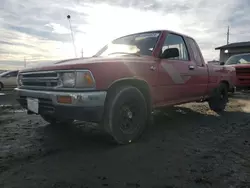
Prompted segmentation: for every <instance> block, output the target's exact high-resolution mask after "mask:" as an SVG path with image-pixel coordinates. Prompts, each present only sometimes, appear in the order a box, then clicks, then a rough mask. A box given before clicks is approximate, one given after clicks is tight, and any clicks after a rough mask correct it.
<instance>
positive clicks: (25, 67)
mask: <svg viewBox="0 0 250 188" xmlns="http://www.w3.org/2000/svg"><path fill="white" fill-rule="evenodd" d="M23 60H24V67H25V68H26V57H24V59H23Z"/></svg>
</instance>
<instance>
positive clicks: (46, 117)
mask: <svg viewBox="0 0 250 188" xmlns="http://www.w3.org/2000/svg"><path fill="white" fill-rule="evenodd" d="M41 117H42V118H43V119H44V120H45V121H46V122H48V123H49V124H51V125H65V124H67V125H68V124H71V123H73V121H74V120H71V119H67V120H65V119H60V120H59V119H57V118H55V117H53V116H50V115H41Z"/></svg>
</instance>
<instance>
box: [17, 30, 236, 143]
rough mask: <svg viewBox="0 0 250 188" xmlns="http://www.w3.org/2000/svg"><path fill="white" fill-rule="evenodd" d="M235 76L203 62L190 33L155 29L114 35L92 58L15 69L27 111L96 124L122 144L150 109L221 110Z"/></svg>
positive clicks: (137, 132) (141, 124) (135, 135)
mask: <svg viewBox="0 0 250 188" xmlns="http://www.w3.org/2000/svg"><path fill="white" fill-rule="evenodd" d="M234 76H235V69H234V68H233V67H226V68H225V67H221V66H214V65H208V64H206V63H205V62H204V59H203V57H202V54H201V51H200V49H199V47H198V45H197V43H196V42H195V40H194V39H193V38H191V37H188V36H185V35H182V34H178V33H176V32H172V31H165V30H160V31H150V32H144V33H137V34H132V35H128V36H124V37H121V38H118V39H116V40H114V41H112V42H111V43H110V44H108V45H106V46H105V47H103V48H102V49H101V50H100V51H99V52H97V54H96V55H95V56H94V57H93V58H86V59H70V60H64V61H60V62H57V63H54V64H53V65H50V66H44V67H36V68H30V69H25V70H22V71H21V72H20V74H19V75H18V84H19V86H18V88H17V89H16V91H17V93H18V96H19V98H18V100H19V102H20V103H21V105H22V106H24V107H25V108H27V109H28V110H29V113H35V114H40V115H41V116H42V117H43V118H44V119H45V120H46V121H48V122H50V123H51V124H57V123H65V122H66V123H70V122H71V121H73V120H75V119H78V120H84V121H92V122H98V123H100V125H101V126H102V127H103V129H104V130H106V131H107V132H108V133H109V134H110V135H112V136H113V138H114V139H115V141H116V142H117V143H120V144H127V143H130V142H132V141H133V140H135V139H137V138H138V137H139V136H140V135H141V134H142V132H143V130H144V129H145V127H146V125H147V124H148V122H150V116H151V112H152V110H153V109H154V108H160V107H163V106H170V105H176V104H181V103H187V102H192V101H208V103H209V106H210V108H211V109H212V110H214V111H216V112H220V111H223V110H224V109H225V106H226V103H227V102H228V96H227V92H228V90H230V89H231V88H233V84H232V81H233V79H234Z"/></svg>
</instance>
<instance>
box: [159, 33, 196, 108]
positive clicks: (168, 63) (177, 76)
mask: <svg viewBox="0 0 250 188" xmlns="http://www.w3.org/2000/svg"><path fill="white" fill-rule="evenodd" d="M168 48H177V49H178V51H179V57H175V58H169V59H161V61H160V66H159V85H160V88H161V92H162V93H163V101H164V103H165V104H166V105H167V104H172V103H173V104H176V103H181V102H184V101H187V100H188V98H189V94H188V93H189V91H188V90H189V89H193V88H188V87H187V84H188V82H189V81H190V79H191V75H190V69H192V67H194V66H195V64H194V63H193V62H192V61H191V60H190V55H189V53H188V50H187V45H186V43H185V41H184V39H183V37H182V36H180V35H177V34H172V33H169V34H167V36H166V38H165V41H164V44H163V46H162V52H163V51H164V50H166V49H168Z"/></svg>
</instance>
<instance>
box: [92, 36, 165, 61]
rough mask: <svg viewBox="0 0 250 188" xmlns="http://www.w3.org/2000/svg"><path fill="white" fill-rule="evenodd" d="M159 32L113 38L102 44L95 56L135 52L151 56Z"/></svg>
mask: <svg viewBox="0 0 250 188" xmlns="http://www.w3.org/2000/svg"><path fill="white" fill-rule="evenodd" d="M159 36H160V32H147V33H137V34H133V35H128V36H125V37H121V38H118V39H115V40H114V41H112V42H111V43H110V44H108V45H106V46H104V47H103V48H102V49H101V50H100V51H99V52H97V54H96V55H95V56H109V55H113V54H137V55H148V56H151V55H152V52H153V50H154V48H155V45H156V43H157V41H158V38H159Z"/></svg>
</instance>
